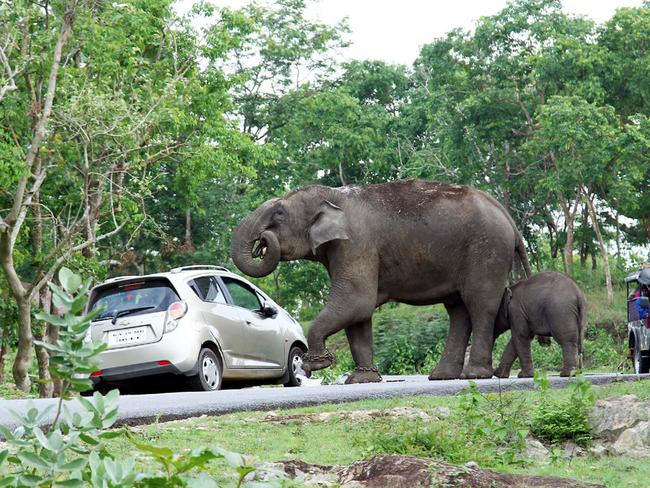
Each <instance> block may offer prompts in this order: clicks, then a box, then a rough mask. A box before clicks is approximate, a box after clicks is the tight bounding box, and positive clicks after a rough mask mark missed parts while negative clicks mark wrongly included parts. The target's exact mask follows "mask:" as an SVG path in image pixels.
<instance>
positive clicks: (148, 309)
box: [90, 280, 179, 320]
mask: <svg viewBox="0 0 650 488" xmlns="http://www.w3.org/2000/svg"><path fill="white" fill-rule="evenodd" d="M177 300H179V298H178V295H177V294H176V292H175V291H174V289H173V288H172V286H171V285H170V284H169V282H168V281H166V280H148V281H135V282H133V281H132V282H129V283H122V284H116V285H115V286H112V287H110V288H105V289H103V290H100V291H99V292H98V293H97V294H96V295H95V297H94V298H93V303H92V305H91V307H90V308H91V310H94V309H96V308H98V307H101V306H104V307H105V310H104V311H103V312H102V313H101V314H100V315H99V316H98V317H97V318H96V319H95V320H103V319H107V318H110V317H115V316H116V315H117V314H118V313H120V312H123V311H127V310H133V313H131V314H129V315H140V314H144V313H154V312H163V311H165V310H167V308H168V307H169V306H170V305H171V304H172V303H174V302H175V301H177ZM136 309H140V310H136Z"/></svg>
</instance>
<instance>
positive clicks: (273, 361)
mask: <svg viewBox="0 0 650 488" xmlns="http://www.w3.org/2000/svg"><path fill="white" fill-rule="evenodd" d="M220 278H221V281H222V283H223V284H224V285H225V287H226V289H227V291H228V294H229V295H230V298H231V300H232V302H233V304H234V305H236V306H237V309H238V311H239V314H240V316H241V317H242V319H243V320H244V323H245V324H246V335H247V337H248V341H249V342H248V345H247V352H248V360H249V361H250V362H251V364H252V365H253V367H258V368H282V367H284V365H285V364H284V363H285V361H286V351H285V347H286V346H285V339H284V335H283V333H282V330H281V320H279V319H278V317H277V316H275V317H262V316H261V315H260V314H259V310H260V309H261V308H262V302H261V300H260V297H259V295H258V294H257V293H256V292H255V290H254V289H253V288H252V287H251V286H250V285H248V284H247V283H245V282H244V281H242V280H239V279H236V278H232V277H229V276H221V277H220Z"/></svg>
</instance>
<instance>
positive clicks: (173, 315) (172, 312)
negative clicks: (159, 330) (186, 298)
mask: <svg viewBox="0 0 650 488" xmlns="http://www.w3.org/2000/svg"><path fill="white" fill-rule="evenodd" d="M186 313H187V303H185V302H174V303H172V304H171V305H170V306H169V307H168V308H167V315H166V317H165V330H164V332H171V331H172V330H174V329H175V328H176V327H178V321H179V320H180V319H181V318H183V316H184V315H185V314H186Z"/></svg>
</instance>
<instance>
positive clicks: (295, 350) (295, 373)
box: [284, 346, 311, 386]
mask: <svg viewBox="0 0 650 488" xmlns="http://www.w3.org/2000/svg"><path fill="white" fill-rule="evenodd" d="M304 354H305V351H303V350H302V349H301V348H300V347H298V346H294V347H292V348H291V351H289V361H288V363H287V369H288V371H289V381H287V382H286V383H285V384H284V386H300V385H301V384H302V378H303V377H305V378H309V376H311V374H309V373H306V372H305V371H303V369H302V357H303V355H304Z"/></svg>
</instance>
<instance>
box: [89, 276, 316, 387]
mask: <svg viewBox="0 0 650 488" xmlns="http://www.w3.org/2000/svg"><path fill="white" fill-rule="evenodd" d="M88 307H89V310H91V309H94V308H97V307H103V308H104V311H103V312H102V313H101V314H100V315H99V316H98V317H97V318H96V319H95V320H94V321H93V322H92V325H91V328H90V336H91V339H92V340H93V342H104V343H105V344H106V345H107V349H106V350H104V351H103V352H102V353H101V354H100V355H99V361H100V363H99V367H100V369H99V370H98V371H95V372H94V373H93V374H92V375H91V379H92V380H93V383H94V384H95V387H96V388H97V387H100V386H102V385H104V384H105V385H110V384H111V383H117V382H122V381H124V380H129V379H133V378H138V377H143V376H151V375H157V374H162V373H173V374H176V375H183V376H185V377H186V380H187V383H188V384H189V386H190V387H191V388H192V389H196V390H207V391H210V390H218V389H219V388H220V387H221V383H222V380H252V381H254V382H257V383H279V384H284V385H285V386H299V385H300V382H301V376H302V375H305V373H304V372H303V371H302V369H301V366H302V356H303V354H304V353H305V352H306V351H307V340H306V339H305V335H304V333H303V331H302V327H301V326H300V324H299V323H298V322H296V321H295V320H294V319H293V318H292V317H291V316H290V315H289V314H288V313H287V312H286V311H285V310H284V309H282V307H280V306H279V305H277V304H276V303H275V302H274V301H273V300H272V299H271V298H269V296H268V295H266V294H265V293H264V292H263V291H262V290H260V289H259V288H257V287H256V286H254V285H253V284H251V283H249V282H248V281H246V280H245V279H243V278H241V277H240V276H237V275H235V274H234V273H231V272H230V271H228V270H227V269H226V268H222V267H219V266H202V265H199V266H185V267H181V268H175V269H172V270H171V271H169V272H166V273H158V274H152V275H146V276H123V277H119V278H112V279H109V280H107V281H105V282H104V283H102V284H100V285H98V286H96V287H94V288H93V289H92V290H91V293H90V300H89V303H88Z"/></svg>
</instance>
